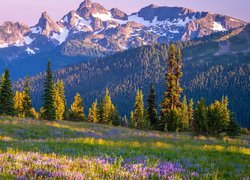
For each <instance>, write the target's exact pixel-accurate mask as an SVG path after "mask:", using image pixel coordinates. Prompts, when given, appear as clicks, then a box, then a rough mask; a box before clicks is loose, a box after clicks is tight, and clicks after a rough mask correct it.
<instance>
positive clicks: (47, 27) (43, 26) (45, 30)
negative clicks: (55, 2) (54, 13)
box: [33, 12, 60, 37]
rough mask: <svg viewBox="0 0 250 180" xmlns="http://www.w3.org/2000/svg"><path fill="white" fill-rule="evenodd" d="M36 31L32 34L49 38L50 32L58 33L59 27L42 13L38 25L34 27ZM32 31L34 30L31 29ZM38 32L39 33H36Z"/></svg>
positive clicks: (45, 13)
mask: <svg viewBox="0 0 250 180" xmlns="http://www.w3.org/2000/svg"><path fill="white" fill-rule="evenodd" d="M35 28H36V30H35V32H34V33H40V34H43V35H45V36H47V37H49V35H50V33H51V31H55V32H59V31H60V27H59V25H58V24H57V23H56V22H55V21H53V20H52V19H51V17H50V16H49V14H48V13H47V12H43V13H42V15H41V17H40V19H39V21H38V23H37V24H36V26H35ZM33 30H34V28H33ZM38 31H39V32H38Z"/></svg>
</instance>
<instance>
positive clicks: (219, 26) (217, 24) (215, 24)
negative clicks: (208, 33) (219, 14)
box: [212, 21, 226, 31]
mask: <svg viewBox="0 0 250 180" xmlns="http://www.w3.org/2000/svg"><path fill="white" fill-rule="evenodd" d="M212 30H214V31H226V29H225V28H224V27H223V26H222V24H221V23H220V22H215V21H214V22H213V28H212Z"/></svg>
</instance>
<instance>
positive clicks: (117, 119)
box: [111, 105, 120, 126]
mask: <svg viewBox="0 0 250 180" xmlns="http://www.w3.org/2000/svg"><path fill="white" fill-rule="evenodd" d="M112 106H113V107H112V110H111V119H112V125H114V126H119V125H120V116H119V112H118V111H117V110H116V109H115V107H114V105H112Z"/></svg>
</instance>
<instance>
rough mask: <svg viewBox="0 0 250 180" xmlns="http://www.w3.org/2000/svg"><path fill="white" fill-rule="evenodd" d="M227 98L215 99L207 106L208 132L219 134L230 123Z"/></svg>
mask: <svg viewBox="0 0 250 180" xmlns="http://www.w3.org/2000/svg"><path fill="white" fill-rule="evenodd" d="M227 106H228V99H227V98H224V97H223V98H222V100H221V101H217V100H216V101H215V102H214V103H212V104H211V105H210V106H209V108H208V116H207V118H208V127H209V128H208V133H209V134H210V135H219V134H220V133H222V132H225V131H226V130H227V127H228V125H229V123H230V111H229V110H228V107H227Z"/></svg>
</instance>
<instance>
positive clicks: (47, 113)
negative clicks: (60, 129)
mask: <svg viewBox="0 0 250 180" xmlns="http://www.w3.org/2000/svg"><path fill="white" fill-rule="evenodd" d="M53 81H54V80H53V74H52V71H51V63H50V61H49V62H48V65H47V70H46V76H45V82H44V94H43V97H42V99H43V107H42V109H43V112H42V118H43V119H46V120H55V119H56V108H55V99H54V82H53Z"/></svg>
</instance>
